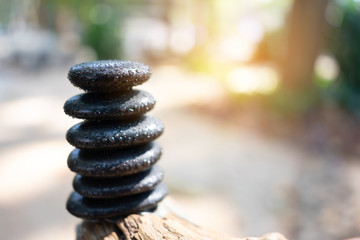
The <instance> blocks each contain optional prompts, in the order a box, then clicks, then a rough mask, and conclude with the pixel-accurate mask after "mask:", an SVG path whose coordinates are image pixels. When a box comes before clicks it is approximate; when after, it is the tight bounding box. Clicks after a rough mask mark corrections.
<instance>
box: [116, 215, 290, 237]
mask: <svg viewBox="0 0 360 240" xmlns="http://www.w3.org/2000/svg"><path fill="white" fill-rule="evenodd" d="M119 227H120V229H121V230H122V232H123V233H124V235H125V237H126V239H127V240H155V239H163V240H286V238H285V237H284V236H282V235H281V234H279V233H270V234H266V235H264V236H262V237H261V238H251V237H250V238H249V237H247V238H233V237H226V236H222V235H217V234H215V233H212V232H209V231H206V230H204V229H202V228H200V227H198V226H196V225H194V224H192V223H189V222H188V221H186V220H184V219H182V218H179V217H177V216H175V215H173V214H169V215H168V216H167V217H165V218H161V217H159V216H156V215H154V214H145V215H138V214H132V215H130V216H128V217H126V218H125V219H123V221H121V222H120V223H119Z"/></svg>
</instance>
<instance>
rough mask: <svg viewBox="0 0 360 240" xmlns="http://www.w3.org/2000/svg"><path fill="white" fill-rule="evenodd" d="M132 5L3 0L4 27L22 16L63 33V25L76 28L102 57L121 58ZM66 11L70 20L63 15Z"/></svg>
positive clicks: (0, 19)
mask: <svg viewBox="0 0 360 240" xmlns="http://www.w3.org/2000/svg"><path fill="white" fill-rule="evenodd" d="M128 5H129V1H115V0H104V1H95V0H37V1H30V2H26V3H25V4H24V3H23V2H22V1H20V0H14V1H8V0H0V27H2V29H3V30H8V29H9V26H10V27H11V26H13V25H14V24H12V23H13V22H16V21H19V19H22V20H23V21H26V22H27V24H28V25H29V26H32V27H39V28H43V29H46V30H50V31H53V32H56V33H57V34H61V33H59V32H58V30H59V28H60V29H63V28H75V29H74V30H75V31H76V32H77V33H78V34H80V38H81V41H82V43H83V44H84V45H87V46H89V47H91V48H92V49H93V50H94V51H95V53H96V55H97V58H98V59H111V58H112V59H114V58H121V57H122V55H123V51H122V45H123V39H122V35H121V34H122V26H123V24H122V23H123V21H124V13H125V12H126V11H127V10H128V9H127V8H128ZM130 5H131V4H130ZM64 12H66V13H68V14H67V15H66V16H68V17H70V18H71V20H70V21H65V22H64V21H63V20H64V19H62V18H61V17H60V16H61V15H62V14H63V13H64ZM66 20H68V19H66ZM67 24H68V25H67ZM0 30H1V29H0Z"/></svg>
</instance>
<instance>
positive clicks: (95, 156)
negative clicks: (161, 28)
mask: <svg viewBox="0 0 360 240" xmlns="http://www.w3.org/2000/svg"><path fill="white" fill-rule="evenodd" d="M150 75H151V71H150V69H149V67H148V66H146V65H144V64H142V63H138V62H130V61H117V60H107V61H95V62H87V63H81V64H77V65H75V66H73V67H72V68H71V69H70V71H69V74H68V78H69V80H70V82H71V83H72V84H74V85H75V86H77V87H79V88H81V89H83V90H85V91H87V92H86V93H83V94H79V95H76V96H74V97H72V98H70V99H69V100H67V101H66V102H65V105H64V111H65V113H66V114H68V115H70V116H72V117H75V118H81V119H85V121H83V122H80V123H78V124H76V125H74V126H73V127H71V128H70V129H69V130H68V131H67V133H66V139H67V141H68V142H69V143H70V144H71V145H73V146H74V147H76V148H75V150H73V151H72V152H71V153H70V155H69V157H68V161H67V163H68V166H69V168H70V170H71V171H73V172H76V173H77V175H76V176H75V179H74V181H73V187H74V190H75V191H74V192H73V193H72V194H71V195H70V197H69V199H68V201H67V205H66V208H67V209H68V211H69V212H70V213H71V214H73V215H74V216H77V217H80V218H86V219H99V218H111V219H114V218H115V219H116V218H118V217H123V216H125V215H127V214H131V213H135V212H140V211H151V210H152V209H155V208H156V206H157V203H158V202H159V201H161V200H162V199H163V198H164V197H165V196H166V194H167V190H166V187H165V186H164V185H161V181H162V179H163V172H162V170H161V169H160V168H159V167H157V166H156V165H154V164H155V163H156V162H157V161H158V160H159V158H160V156H161V147H160V145H159V144H157V143H155V142H153V140H155V139H156V138H158V137H159V136H160V135H161V134H162V132H163V129H164V127H163V124H162V122H161V121H160V120H158V119H156V118H154V117H149V116H145V115H144V114H145V113H147V112H148V111H150V110H151V109H152V108H153V107H154V105H155V100H154V98H153V97H152V96H151V95H150V94H149V93H147V92H144V91H140V90H133V89H132V87H133V86H136V85H139V84H141V83H143V82H145V81H146V80H148V79H149V78H150Z"/></svg>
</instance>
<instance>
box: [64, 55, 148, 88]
mask: <svg viewBox="0 0 360 240" xmlns="http://www.w3.org/2000/svg"><path fill="white" fill-rule="evenodd" d="M150 76H151V70H150V68H149V67H148V66H147V65H145V64H142V63H139V62H131V61H119V60H100V61H93V62H85V63H80V64H77V65H74V66H73V67H72V68H71V69H70V71H69V74H68V79H69V80H70V82H71V83H72V84H74V85H75V86H77V87H79V88H81V89H83V90H85V91H90V92H114V91H121V90H128V89H130V88H131V87H133V86H136V85H139V84H142V83H143V82H145V81H146V80H148V79H149V78H150Z"/></svg>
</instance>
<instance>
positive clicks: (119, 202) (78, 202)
mask: <svg viewBox="0 0 360 240" xmlns="http://www.w3.org/2000/svg"><path fill="white" fill-rule="evenodd" d="M166 194H167V188H166V187H165V185H164V184H159V185H158V186H156V187H155V189H154V190H151V191H148V192H144V193H139V194H135V195H130V196H125V197H118V198H100V199H99V198H87V197H84V196H81V195H80V194H79V193H77V192H73V193H72V194H71V195H70V197H69V199H68V201H67V203H66V208H67V210H68V211H69V212H70V213H71V214H72V215H74V216H76V217H79V218H84V219H99V218H115V217H121V216H126V215H128V214H131V213H137V212H142V211H146V210H151V209H154V208H155V207H156V206H157V203H158V202H160V201H161V200H162V199H163V198H164V197H165V196H166Z"/></svg>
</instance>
